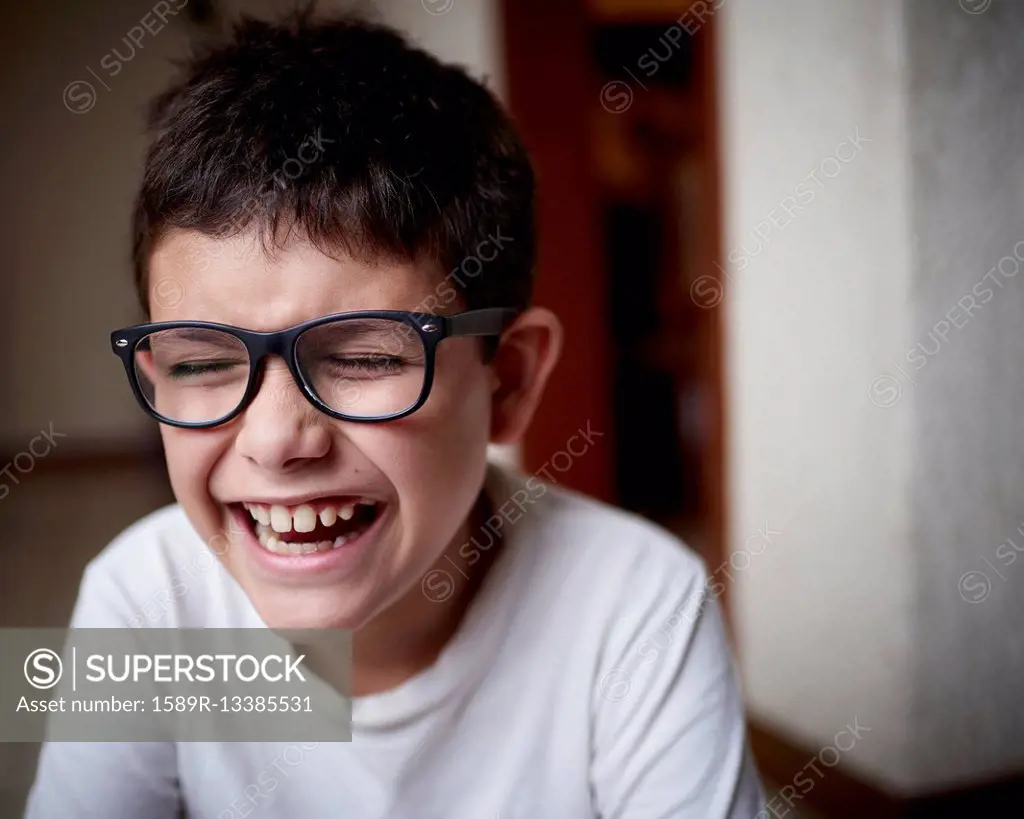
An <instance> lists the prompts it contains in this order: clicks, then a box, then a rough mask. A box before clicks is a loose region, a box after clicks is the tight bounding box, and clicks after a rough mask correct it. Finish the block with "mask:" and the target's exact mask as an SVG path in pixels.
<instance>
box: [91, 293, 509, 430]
mask: <svg viewBox="0 0 1024 819" xmlns="http://www.w3.org/2000/svg"><path fill="white" fill-rule="evenodd" d="M518 314H519V311H518V310H515V309H512V308H507V307H486V308H483V309H479V310H468V311H466V312H464V313H455V314H453V315H449V316H441V315H436V314H433V313H420V312H414V311H407V310H359V311H354V312H348V313H331V314H330V315H327V316H320V317H318V318H315V319H310V320H309V321H304V322H302V323H300V324H296V325H294V326H292V327H286V328H285V329H283V330H273V331H269V332H262V331H257V330H246V329H245V328H243V327H235V326H233V325H230V324H218V323H216V322H210V321H162V322H150V323H146V324H135V325H132V326H130V327H124V328H122V329H120V330H115V331H114V332H113V333H111V334H110V346H111V349H112V350H113V352H114V355H116V356H117V357H118V358H120V359H121V362H122V363H123V364H124V369H125V374H126V375H127V376H128V383H129V384H130V385H131V388H132V393H133V394H134V395H135V399H136V400H137V401H138V402H139V405H140V406H141V407H142V408H143V409H144V410H145V411H146V412H147V413H148V414H149V415H150V416H152V417H153V418H155V419H156V420H157V421H159V422H160V423H161V424H167V425H168V426H172V427H179V428H182V429H212V428H213V427H218V426H221V425H222V424H226V423H228V422H229V421H231V420H233V419H234V418H236V417H238V416H239V415H241V413H242V412H244V411H245V410H246V409H247V408H248V407H249V405H250V404H251V403H252V402H253V400H254V399H255V397H256V395H257V393H258V392H259V389H260V386H261V385H262V383H263V374H264V372H265V367H264V362H265V360H266V358H267V356H270V355H276V356H278V357H280V358H282V359H284V362H285V364H286V366H287V367H288V371H289V372H290V373H291V376H292V380H293V381H294V382H295V383H296V385H298V387H299V391H300V392H301V393H302V394H303V395H304V396H305V398H306V400H308V401H309V402H310V403H311V404H312V405H313V406H314V407H316V409H318V410H320V412H322V413H324V414H325V415H328V416H330V417H331V418H335V419H337V420H339V421H350V422H352V423H360V424H362V423H368V424H378V423H382V422H385V421H397V420H398V419H400V418H405V417H407V416H409V415H412V413H414V412H416V410H418V409H420V408H421V407H422V406H423V405H424V404H425V403H426V402H427V398H428V397H429V396H430V391H431V388H432V387H433V384H434V363H435V358H436V354H437V345H438V344H440V343H441V342H442V341H444V339H446V338H461V337H474V336H475V337H481V336H500V335H501V334H502V333H503V332H504V330H505V328H506V327H507V326H508V325H509V324H510V323H511V321H512V320H513V319H514V318H515V317H516V316H517V315H518ZM359 319H389V320H392V321H396V322H399V323H401V324H405V325H407V326H409V327H412V328H413V329H414V330H415V331H416V333H417V334H418V335H419V338H420V341H421V342H422V344H423V350H424V355H425V361H424V373H423V387H422V389H421V390H420V395H419V397H418V398H417V399H416V402H415V403H414V404H412V405H411V406H409V407H407V408H406V409H404V410H400V411H399V412H393V413H390V414H388V415H374V416H368V417H363V416H352V415H347V414H345V413H343V412H339V411H337V410H334V409H331V407H330V406H328V405H327V404H326V403H325V402H324V401H323V400H322V399H321V398H320V397H319V396H318V395H317V394H316V391H315V390H314V389H313V387H312V385H311V384H310V383H309V382H308V381H307V380H306V377H305V373H304V372H303V371H302V368H301V367H300V366H299V363H298V357H297V356H296V346H297V345H298V340H299V337H300V336H302V335H303V333H306V332H307V331H309V330H312V329H313V328H315V327H319V326H321V325H324V324H333V323H335V322H344V321H352V320H359ZM186 327H187V328H195V329H200V330H219V331H221V332H223V333H227V334H228V335H231V336H233V337H234V338H237V339H238V340H239V341H241V342H242V344H243V345H244V346H245V349H246V352H247V354H248V356H249V374H248V376H247V378H248V380H247V382H246V385H245V393H244V394H243V395H242V398H241V400H240V401H239V403H238V406H237V407H235V409H233V410H232V411H231V412H229V413H228V414H227V415H223V416H221V417H220V418H217V419H214V420H213V421H175V420H173V419H171V418H167V417H166V416H164V415H161V414H160V413H159V412H157V411H156V408H155V407H153V406H151V405H150V403H149V401H148V399H147V398H146V396H145V393H144V392H143V391H142V387H141V386H140V384H139V375H138V373H137V372H136V370H135V351H136V348H137V347H138V345H139V343H140V342H141V341H142V340H143V339H144V338H145V337H146V336H149V335H152V334H153V333H157V332H160V331H162V330H176V329H183V328H186Z"/></svg>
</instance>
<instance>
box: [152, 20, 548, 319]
mask: <svg viewBox="0 0 1024 819" xmlns="http://www.w3.org/2000/svg"><path fill="white" fill-rule="evenodd" d="M148 127H149V132H150V137H151V142H150V147H149V150H148V153H147V155H146V161H145V170H144V175H143V179H142V185H141V188H140V190H139V193H138V196H137V199H136V202H135V211H134V217H133V222H134V225H133V260H134V267H135V278H136V284H137V287H138V290H139V296H140V299H141V301H142V305H143V308H144V309H145V310H146V311H147V314H148V299H147V295H146V293H147V265H148V262H149V257H150V254H151V253H152V251H153V248H154V246H155V244H156V243H157V242H158V241H159V239H160V238H161V237H162V236H163V235H164V234H165V233H166V232H167V231H169V230H172V229H175V228H183V229H192V230H198V231H201V232H203V233H205V234H207V235H211V236H215V237H226V236H230V235H234V234H237V233H240V232H248V231H256V232H258V233H259V235H260V236H261V238H262V240H263V241H264V243H265V244H264V246H265V247H267V248H268V249H269V248H272V247H274V246H278V247H279V246H280V244H281V243H282V241H283V237H284V238H286V237H287V236H288V235H289V234H290V233H291V232H292V231H293V230H298V231H299V232H301V234H302V235H304V236H305V237H307V238H308V239H309V240H310V241H312V242H313V243H314V244H315V245H316V246H317V247H319V248H320V249H321V250H323V251H324V252H333V250H335V249H339V250H342V251H344V252H346V253H350V254H352V255H356V256H359V257H361V258H367V259H369V258H373V257H388V258H394V259H403V260H410V261H417V262H426V263H429V264H432V265H433V266H435V267H436V268H437V271H438V273H439V274H442V275H443V274H447V273H448V272H449V271H455V275H454V276H452V278H453V279H455V280H456V285H455V286H456V288H457V289H458V290H460V292H461V295H462V296H463V300H464V302H465V304H466V306H467V307H469V308H470V309H475V308H478V307H491V306H501V307H515V308H520V309H521V308H523V307H525V306H526V305H527V304H528V303H529V300H530V293H531V289H532V270H533V264H534V254H535V236H534V213H533V208H534V174H533V170H532V168H531V165H530V161H529V157H528V156H527V154H526V151H525V149H524V148H523V146H522V144H521V142H520V140H519V138H518V136H517V135H516V133H515V130H514V128H513V126H512V124H511V122H510V120H509V118H508V116H507V115H506V114H505V112H504V111H503V109H502V107H501V105H500V104H499V103H498V102H497V100H496V99H495V98H494V96H493V95H492V94H491V93H490V92H489V91H488V90H487V89H486V88H485V87H484V86H483V85H481V84H480V83H479V82H477V81H476V80H474V79H472V78H471V77H470V76H469V75H468V74H467V73H466V72H465V71H464V70H463V69H461V68H458V67H455V66H449V65H445V64H443V63H441V62H440V61H438V60H437V59H436V58H434V57H433V56H431V55H429V54H427V53H426V52H424V51H422V50H420V49H418V48H415V47H413V46H411V45H409V43H407V42H406V40H405V39H404V38H403V37H402V36H401V35H399V34H398V33H397V32H395V31H393V30H391V29H389V28H387V27H384V26H381V25H378V24H374V23H371V22H368V21H365V20H362V19H359V18H355V17H332V18H330V19H323V18H317V17H316V16H314V14H313V13H312V12H311V11H310V10H308V9H307V10H305V11H301V12H297V13H293V14H292V15H291V16H289V17H287V18H285V19H283V20H280V21H276V22H266V21H260V20H255V19H251V18H245V19H242V20H241V21H240V22H239V23H238V24H237V25H236V26H235V27H234V28H233V30H232V32H231V34H230V36H229V37H228V38H227V39H226V40H225V41H222V42H219V43H213V44H208V45H206V46H204V47H203V48H202V50H201V51H200V52H199V53H197V54H195V55H194V56H193V57H191V58H190V59H189V60H188V61H187V62H186V63H185V64H184V65H183V66H182V74H181V76H180V77H179V78H178V79H177V80H176V81H175V83H174V84H173V85H172V86H171V87H170V88H168V89H167V90H166V91H164V92H163V93H162V94H160V96H159V97H157V98H156V99H155V100H154V101H153V104H152V108H151V111H150V115H149V120H148ZM495 236H498V237H501V238H503V239H504V241H499V242H498V245H499V247H500V250H499V252H497V253H494V252H493V251H491V250H489V252H488V253H487V254H486V256H485V257H484V258H485V259H487V260H486V261H484V262H483V263H482V264H481V263H479V261H477V262H474V264H472V265H466V264H465V262H466V260H467V259H474V258H475V254H478V253H479V248H480V247H481V246H482V245H485V244H486V243H487V241H488V239H490V240H491V242H492V245H493V242H494V237H495ZM460 268H462V270H463V271H464V272H460Z"/></svg>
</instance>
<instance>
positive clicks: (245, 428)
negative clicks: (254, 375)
mask: <svg viewBox="0 0 1024 819" xmlns="http://www.w3.org/2000/svg"><path fill="white" fill-rule="evenodd" d="M325 420H326V419H325V418H324V417H322V416H321V415H320V413H319V412H318V411H317V410H316V408H315V407H313V406H312V405H311V404H310V403H309V402H308V401H307V400H306V398H305V397H304V396H303V395H302V393H301V392H299V388H298V385H296V383H295V382H294V381H293V380H292V377H291V374H290V373H289V372H288V369H287V367H285V366H284V364H283V362H282V363H281V364H280V366H273V365H272V364H271V363H270V362H267V365H266V371H265V373H264V376H263V383H261V384H260V388H259V392H258V393H257V394H256V396H255V397H254V398H253V400H252V403H251V404H249V406H248V407H246V409H245V412H243V413H242V415H241V417H240V418H239V425H240V426H239V431H238V434H237V435H236V437H235V449H236V451H237V452H238V453H239V454H240V455H241V456H242V457H243V458H245V459H246V460H248V461H250V462H251V463H253V464H255V465H257V466H259V467H261V468H262V469H265V470H267V471H270V472H293V471H295V470H296V469H299V468H301V467H302V466H303V465H308V464H309V463H310V462H312V461H315V460H318V459H320V458H324V457H326V456H327V454H328V453H329V452H330V450H331V435H330V432H329V429H328V425H327V424H326V423H325Z"/></svg>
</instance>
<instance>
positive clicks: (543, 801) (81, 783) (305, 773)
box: [27, 468, 763, 819]
mask: <svg viewBox="0 0 1024 819" xmlns="http://www.w3.org/2000/svg"><path fill="white" fill-rule="evenodd" d="M518 489H525V490H526V491H528V492H529V493H530V498H531V500H532V502H531V503H530V504H529V505H524V506H525V509H524V512H523V514H522V516H521V517H519V518H518V519H517V520H516V521H515V522H514V523H506V525H505V527H504V530H503V531H504V534H505V538H506V541H505V547H504V548H503V549H502V551H501V553H500V554H499V556H498V558H497V560H496V561H495V563H494V565H493V566H492V568H491V572H490V573H489V575H488V577H487V578H486V580H485V583H484V585H483V587H482V588H481V590H480V592H479V594H478V596H477V598H476V599H475V600H474V601H473V603H472V605H471V607H470V609H469V611H468V612H467V615H466V617H465V619H464V621H463V623H462V625H461V626H460V628H459V630H458V631H457V633H456V634H455V635H454V637H453V638H452V639H451V641H450V642H449V643H448V645H447V646H446V647H445V648H444V650H443V651H442V653H441V655H440V656H439V658H438V659H437V661H436V662H435V663H434V664H433V665H432V666H431V667H429V668H427V669H426V670H424V671H422V672H420V673H418V674H416V675H415V676H414V677H412V678H410V679H409V680H407V681H405V682H404V683H401V684H400V685H399V686H397V687H396V688H393V689H391V690H389V691H385V692H383V693H378V694H373V695H370V696H365V697H357V698H355V699H354V700H353V702H352V737H353V740H352V742H347V743H323V742H321V743H313V742H310V743H305V744H303V743H178V744H174V743H49V744H47V745H45V746H44V748H43V752H42V755H41V757H40V763H39V770H38V773H37V776H36V781H35V784H34V786H33V789H32V793H31V796H30V798H29V806H28V812H27V816H28V817H29V819H93V817H95V819H172V818H173V817H177V815H178V810H179V806H180V805H181V804H182V803H183V804H184V805H185V807H186V813H187V815H188V816H189V817H197V818H198V817H203V818H204V819H237V818H238V817H249V816H254V817H257V819H278V818H280V819H597V818H598V817H600V819H684V818H685V817H692V818H693V819H725V818H726V817H729V819H753V817H754V816H755V815H756V814H757V813H758V812H759V811H760V810H761V809H762V807H763V796H762V791H761V787H760V783H759V781H758V777H757V773H756V770H755V767H754V765H753V763H752V760H751V757H750V753H749V751H748V748H747V744H746V732H745V725H744V719H743V713H742V705H741V700H740V696H739V693H738V690H737V685H736V681H735V676H734V671H733V668H732V660H731V655H730V652H729V648H728V646H727V643H726V637H725V633H724V629H723V624H722V619H721V615H720V611H719V608H718V605H717V603H716V601H715V600H714V599H713V597H712V596H709V595H708V594H706V593H705V583H706V581H707V575H706V572H705V570H704V566H703V564H702V562H701V561H700V559H699V558H698V557H697V556H696V555H694V554H693V553H692V552H691V551H690V550H688V549H687V548H686V547H685V546H684V545H683V544H682V543H680V542H679V541H678V540H676V539H675V538H673V537H672V536H670V535H669V534H667V533H666V532H664V531H663V530H661V529H659V528H657V527H656V526H654V525H653V524H651V523H649V522H647V521H645V520H643V519H642V518H639V517H637V516H634V515H630V514H626V513H624V512H622V511H620V510H616V509H613V508H611V507H609V506H605V505H603V504H600V503H597V502H596V501H593V500H590V499H587V498H584V497H582V496H579V495H576V494H574V493H570V492H567V491H564V490H562V489H559V488H557V487H554V486H552V485H550V484H549V485H547V486H545V485H544V484H541V483H539V482H538V481H537V480H536V479H533V478H529V479H527V478H524V477H523V476H520V475H517V474H514V473H510V472H506V471H503V470H499V469H497V468H492V469H491V470H490V472H489V474H488V479H487V491H488V492H489V493H490V495H491V498H492V500H493V501H494V503H495V505H496V506H500V505H501V504H503V503H504V502H505V501H506V500H508V499H509V498H511V497H512V495H513V493H514V492H515V491H517V490H518ZM519 497H520V498H521V497H523V496H522V495H520V496H519ZM510 520H511V518H510ZM480 542H481V544H483V543H484V538H480ZM452 579H453V581H454V582H458V580H459V579H460V578H459V577H458V575H457V574H456V573H455V572H453V578H452ZM125 625H131V626H150V627H157V628H168V627H183V628H195V627H212V628H235V627H238V628H245V627H257V628H259V627H265V624H264V623H263V622H262V620H261V619H260V617H259V615H257V613H256V611H255V610H254V609H253V607H252V606H251V604H250V603H249V600H248V598H247V597H246V596H245V593H244V592H243V591H242V589H241V587H240V586H239V585H238V584H237V583H236V582H235V581H234V580H233V578H232V577H231V576H230V575H229V574H228V573H227V572H226V571H225V570H224V569H223V568H222V567H221V566H220V564H219V563H218V562H216V561H215V560H214V559H213V557H212V556H211V555H210V553H209V551H208V549H207V547H206V546H205V544H204V543H203V542H202V540H201V539H200V537H199V535H198V534H197V533H196V532H195V530H194V529H193V528H192V526H191V524H190V523H189V522H188V519H187V518H186V516H185V514H184V512H183V511H182V510H181V509H180V507H178V506H171V507H168V508H166V509H162V510H160V511H157V512H154V513H153V514H151V515H149V516H147V517H146V518H144V519H143V520H141V521H139V522H138V523H136V524H135V525H133V526H132V527H130V528H129V529H127V530H126V531H125V532H124V533H123V534H121V535H120V536H119V537H118V538H117V539H116V540H114V541H113V542H112V543H111V544H110V545H109V546H108V547H107V548H106V549H105V550H104V551H103V552H102V553H101V554H100V555H99V556H98V557H97V558H96V559H95V560H93V561H92V563H91V564H90V565H89V567H88V568H87V570H86V572H85V575H84V578H83V581H82V586H81V590H80V593H79V598H78V602H77V605H76V608H75V612H74V615H73V618H72V626H73V627H79V628H84V627H114V626H125Z"/></svg>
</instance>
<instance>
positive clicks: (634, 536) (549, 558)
mask: <svg viewBox="0 0 1024 819" xmlns="http://www.w3.org/2000/svg"><path fill="white" fill-rule="evenodd" d="M501 478H502V481H503V494H504V497H505V498H507V499H508V500H507V501H505V502H504V503H501V502H500V498H501V496H502V493H501V492H498V493H492V494H493V495H494V503H495V506H496V509H497V514H499V515H501V516H502V517H503V519H504V520H505V526H506V527H507V530H508V531H509V532H510V533H511V535H512V539H513V541H516V542H518V544H519V546H518V548H522V549H523V550H524V551H525V552H526V553H528V555H529V557H530V559H529V561H528V563H529V565H530V572H529V573H530V575H531V576H532V580H533V585H534V591H535V592H536V593H538V594H540V595H542V596H544V597H545V598H547V599H548V600H550V599H557V600H558V601H559V603H558V604H555V605H554V609H556V610H558V609H559V606H563V607H566V611H569V610H570V609H571V610H572V611H573V612H575V614H574V615H573V619H574V621H575V622H577V623H578V622H579V619H578V618H579V616H580V615H582V614H583V613H584V612H585V613H586V615H587V617H588V618H590V622H591V623H592V624H595V625H596V624H597V623H604V624H605V626H606V627H607V631H606V632H605V634H604V637H605V639H609V638H612V639H614V638H613V633H615V632H618V633H619V634H620V635H622V636H624V634H623V633H624V632H626V631H632V630H637V629H644V627H645V624H649V623H652V622H654V623H656V622H659V621H663V620H665V619H666V618H668V617H671V616H672V613H673V612H676V611H679V610H682V609H685V608H686V607H688V606H689V607H696V608H702V607H703V604H704V603H705V602H707V597H708V573H707V570H706V567H705V564H704V561H703V559H702V558H701V557H700V556H699V555H698V554H697V553H696V552H694V551H693V549H691V548H690V547H689V546H687V545H686V544H685V543H684V542H683V541H682V540H681V539H680V538H678V537H676V536H675V535H674V534H672V533H671V532H669V531H667V530H665V529H663V528H662V527H660V526H658V525H656V524H654V523H652V522H651V521H649V520H647V519H646V518H643V517H640V516H639V515H635V514H632V513H630V512H626V511H623V510H621V509H617V508H615V507H612V506H609V505H608V504H605V503H602V502H600V501H597V500H594V499H593V498H589V497H586V496H584V495H581V494H579V493H576V492H573V491H570V490H568V489H565V488H563V487H559V486H556V485H552V484H550V483H542V482H541V481H539V480H538V479H536V478H531V477H526V476H523V475H521V474H518V473H515V472H510V471H505V470H502V475H501ZM520 518H521V519H520ZM513 519H515V521H514V522H513ZM549 611H551V608H549ZM552 614H554V611H552Z"/></svg>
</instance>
